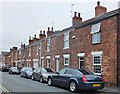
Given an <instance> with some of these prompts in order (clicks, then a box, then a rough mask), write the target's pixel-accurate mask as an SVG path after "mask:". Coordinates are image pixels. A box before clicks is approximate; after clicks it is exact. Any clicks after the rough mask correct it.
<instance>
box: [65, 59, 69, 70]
mask: <svg viewBox="0 0 120 94" xmlns="http://www.w3.org/2000/svg"><path fill="white" fill-rule="evenodd" d="M64 67H65V68H66V67H69V58H64Z"/></svg>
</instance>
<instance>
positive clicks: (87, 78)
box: [48, 68, 104, 92]
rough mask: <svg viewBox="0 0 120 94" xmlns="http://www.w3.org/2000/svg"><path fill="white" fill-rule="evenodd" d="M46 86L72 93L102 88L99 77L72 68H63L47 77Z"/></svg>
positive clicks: (102, 83) (102, 84)
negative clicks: (60, 88)
mask: <svg viewBox="0 0 120 94" xmlns="http://www.w3.org/2000/svg"><path fill="white" fill-rule="evenodd" d="M48 85H49V86H50V85H57V86H60V87H65V88H69V89H70V91H72V92H76V91H79V90H94V91H97V90H98V89H102V88H104V82H103V80H102V77H101V76H98V75H94V74H93V73H92V72H89V71H86V70H82V69H73V68H64V69H62V70H60V71H59V72H57V73H56V74H53V75H51V76H49V77H48Z"/></svg>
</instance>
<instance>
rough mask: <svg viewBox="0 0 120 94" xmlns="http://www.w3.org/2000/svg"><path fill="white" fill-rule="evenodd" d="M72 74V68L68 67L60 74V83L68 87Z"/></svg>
mask: <svg viewBox="0 0 120 94" xmlns="http://www.w3.org/2000/svg"><path fill="white" fill-rule="evenodd" d="M71 76H72V72H71V70H70V69H69V68H68V69H66V71H65V72H64V73H63V74H61V75H60V77H59V79H60V84H61V86H62V87H68V86H69V81H70V77H71Z"/></svg>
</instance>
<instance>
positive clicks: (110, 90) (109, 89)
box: [99, 86, 120, 94]
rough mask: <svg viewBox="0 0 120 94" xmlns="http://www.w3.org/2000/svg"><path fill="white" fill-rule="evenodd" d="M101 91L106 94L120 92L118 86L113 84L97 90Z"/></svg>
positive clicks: (118, 93)
mask: <svg viewBox="0 0 120 94" xmlns="http://www.w3.org/2000/svg"><path fill="white" fill-rule="evenodd" d="M99 91H100V92H102V93H107V94H120V87H119V88H118V87H115V86H109V87H108V86H105V87H104V88H103V89H101V90H99Z"/></svg>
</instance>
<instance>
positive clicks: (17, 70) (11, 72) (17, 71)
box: [9, 67, 20, 74]
mask: <svg viewBox="0 0 120 94" xmlns="http://www.w3.org/2000/svg"><path fill="white" fill-rule="evenodd" d="M19 73H20V70H19V69H18V67H10V68H9V74H19Z"/></svg>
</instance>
